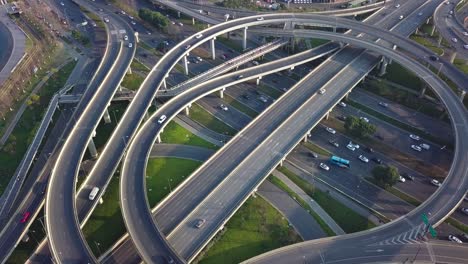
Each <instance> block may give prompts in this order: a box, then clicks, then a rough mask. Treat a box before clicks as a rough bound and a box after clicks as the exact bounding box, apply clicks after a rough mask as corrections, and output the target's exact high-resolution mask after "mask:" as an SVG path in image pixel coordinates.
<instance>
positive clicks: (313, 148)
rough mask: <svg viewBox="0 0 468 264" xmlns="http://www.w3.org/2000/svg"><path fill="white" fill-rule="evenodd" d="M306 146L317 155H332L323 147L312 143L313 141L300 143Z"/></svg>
mask: <svg viewBox="0 0 468 264" xmlns="http://www.w3.org/2000/svg"><path fill="white" fill-rule="evenodd" d="M302 144H303V145H304V146H305V147H306V148H308V149H309V150H310V151H312V152H315V153H317V154H318V155H322V156H327V157H330V156H331V155H332V153H331V152H329V151H328V150H326V149H324V148H321V147H320V146H318V145H316V144H314V143H311V142H304V143H302Z"/></svg>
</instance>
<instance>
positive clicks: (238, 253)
mask: <svg viewBox="0 0 468 264" xmlns="http://www.w3.org/2000/svg"><path fill="white" fill-rule="evenodd" d="M300 241H301V239H300V237H299V236H298V235H297V233H296V232H295V231H294V229H293V228H292V227H290V226H289V225H288V222H287V221H286V220H285V219H284V218H283V216H282V215H281V214H280V213H279V212H278V211H277V210H276V209H275V208H274V207H273V206H271V205H270V204H269V203H268V202H266V201H265V200H264V199H263V198H261V197H259V196H257V197H256V198H249V199H248V200H247V201H246V202H245V204H244V205H243V206H242V207H241V208H240V209H239V211H237V212H236V213H235V214H234V216H233V217H232V218H231V220H229V222H228V223H227V225H226V231H225V232H224V233H223V234H218V235H217V236H216V237H215V241H214V242H213V243H211V244H210V245H209V246H208V249H207V250H205V251H204V252H202V254H201V255H200V257H199V259H200V261H199V262H198V260H196V261H195V263H197V262H198V263H201V264H218V263H223V264H230V263H239V262H241V261H244V260H246V259H249V258H251V257H254V256H256V255H259V254H261V253H264V252H267V251H270V250H273V249H276V248H280V247H283V246H286V245H290V244H294V243H297V242H300ZM210 246H211V247H210Z"/></svg>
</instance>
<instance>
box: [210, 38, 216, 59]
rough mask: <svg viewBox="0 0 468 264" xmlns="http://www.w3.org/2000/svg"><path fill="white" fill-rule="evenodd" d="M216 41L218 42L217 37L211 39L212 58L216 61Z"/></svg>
mask: <svg viewBox="0 0 468 264" xmlns="http://www.w3.org/2000/svg"><path fill="white" fill-rule="evenodd" d="M215 40H216V37H215V38H212V39H211V58H212V59H213V60H215V59H216V47H215Z"/></svg>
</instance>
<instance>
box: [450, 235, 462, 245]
mask: <svg viewBox="0 0 468 264" xmlns="http://www.w3.org/2000/svg"><path fill="white" fill-rule="evenodd" d="M448 239H449V240H450V241H453V242H456V243H458V244H463V242H462V241H461V240H460V239H459V238H458V237H456V236H454V235H449V236H448Z"/></svg>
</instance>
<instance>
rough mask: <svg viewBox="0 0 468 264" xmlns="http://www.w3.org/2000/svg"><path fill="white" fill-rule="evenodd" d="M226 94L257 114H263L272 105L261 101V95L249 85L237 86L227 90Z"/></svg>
mask: <svg viewBox="0 0 468 264" xmlns="http://www.w3.org/2000/svg"><path fill="white" fill-rule="evenodd" d="M225 93H226V94H227V95H229V96H231V97H232V98H234V99H236V100H237V101H239V102H241V103H242V104H244V105H245V106H247V107H249V108H250V109H252V110H254V111H255V112H257V113H260V112H262V111H263V110H265V109H266V108H267V107H268V106H269V105H270V104H268V103H264V102H262V101H260V100H259V99H258V97H259V95H257V94H256V93H255V92H254V90H253V89H252V88H251V86H250V85H248V84H242V85H236V86H235V87H234V88H233V89H227V90H226V91H225ZM270 102H271V101H270Z"/></svg>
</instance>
